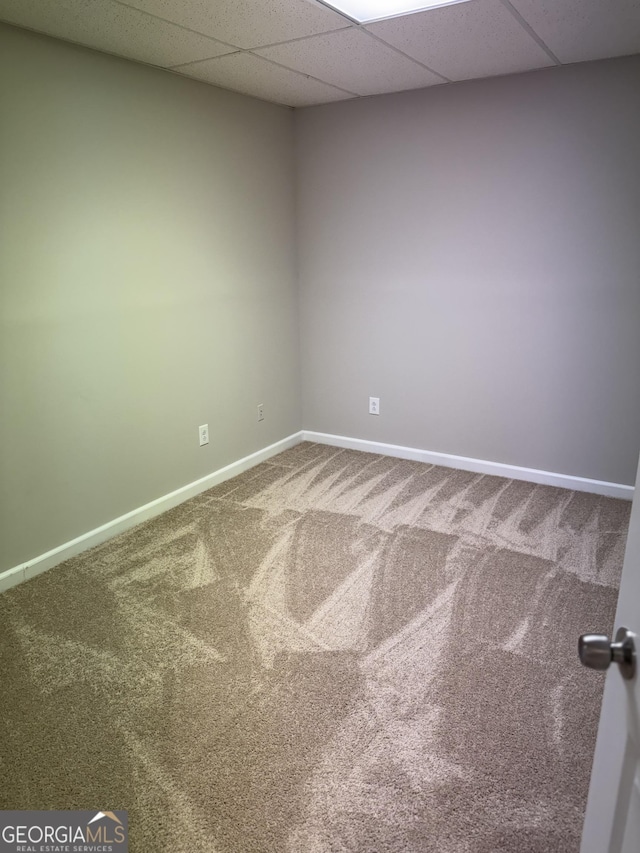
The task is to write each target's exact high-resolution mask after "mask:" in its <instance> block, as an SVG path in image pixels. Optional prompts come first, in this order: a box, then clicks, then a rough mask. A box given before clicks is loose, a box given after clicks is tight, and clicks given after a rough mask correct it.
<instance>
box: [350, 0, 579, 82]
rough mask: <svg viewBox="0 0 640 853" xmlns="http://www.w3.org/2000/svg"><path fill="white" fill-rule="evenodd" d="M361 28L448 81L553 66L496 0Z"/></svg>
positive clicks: (463, 5) (424, 13) (476, 0)
mask: <svg viewBox="0 0 640 853" xmlns="http://www.w3.org/2000/svg"><path fill="white" fill-rule="evenodd" d="M575 2H581V0H575ZM367 29H368V30H370V31H371V32H372V33H375V34H376V35H377V36H379V37H380V38H382V39H384V41H386V42H388V43H389V44H392V45H394V46H395V47H397V48H399V49H400V50H402V51H404V52H405V53H407V54H409V56H413V57H414V58H415V59H418V60H419V61H420V62H423V63H424V64H425V65H428V66H429V68H432V69H433V70H434V71H437V72H438V73H439V74H443V75H444V76H445V77H448V78H449V79H450V80H468V79H470V78H474V77H490V76H491V75H493V74H511V73H514V72H516V71H528V70H530V69H532V68H543V67H545V66H547V65H553V64H554V62H553V60H552V59H551V58H550V57H549V55H548V54H547V53H546V52H545V51H544V50H543V49H542V48H541V47H540V45H539V44H538V43H537V42H536V41H535V40H534V39H533V38H532V37H531V35H529V33H528V32H527V31H526V30H525V29H524V28H523V27H522V25H521V24H520V23H519V22H518V21H517V19H516V18H515V16H514V15H513V14H512V13H511V12H510V11H509V10H508V9H507V8H506V7H505V6H504V5H503V4H502V3H501V2H500V0H471V2H468V3H458V4H456V5H453V6H443V7H442V8H440V9H430V10H429V11H428V12H418V13H417V14H415V15H407V16H404V17H401V18H392V19H390V20H388V21H380V22H379V23H377V24H368V25H367Z"/></svg>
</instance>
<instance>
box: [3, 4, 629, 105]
mask: <svg viewBox="0 0 640 853" xmlns="http://www.w3.org/2000/svg"><path fill="white" fill-rule="evenodd" d="M443 2H446V0H443ZM0 20H1V21H5V22H7V23H9V24H14V25H16V26H19V27H25V28H27V29H31V30H35V31H37V32H40V33H45V34H47V35H50V36H54V37H55V38H59V39H64V40H65V41H71V42H75V43H77V44H81V45H85V46H87V47H91V48H94V49H96V50H100V51H104V52H107V53H112V54H116V55H117V56H123V57H126V58H128V59H132V60H136V61H138V62H144V63H147V64H149V65H155V66H159V67H161V68H166V69H170V70H171V71H173V72H175V73H177V74H182V75H184V76H186V77H192V78H195V79H196V80H203V81H204V82H206V83H211V84H212V85H214V86H221V87H222V88H225V89H232V90H234V91H237V92H242V93H244V94H247V95H252V96H254V97H257V98H262V99H263V100H266V101H274V102H275V103H279V104H285V105H288V106H291V107H302V106H308V105H311V104H322V103H328V102H330V101H340V100H346V99H349V98H357V97H362V96H366V95H375V94H381V93H383V92H398V91H403V90H406V89H418V88H422V87H425V86H437V85H442V84H446V83H450V82H454V81H458V80H470V79H475V78H479V77H490V76H494V75H500V74H512V73H515V72H519V71H529V70H532V69H535V68H546V67H550V66H554V65H563V64H565V63H571V62H584V61H587V60H592V59H604V58H608V57H613V56H624V55H628V54H633V53H640V0H466V2H461V3H455V4H453V5H446V6H442V7H440V8H435V9H430V10H428V11H425V12H417V13H415V14H411V15H401V16H398V17H395V18H391V19H388V20H383V21H378V22H375V23H369V24H366V25H361V24H356V23H354V22H353V21H352V20H350V19H349V18H347V17H345V16H344V15H341V14H340V13H338V12H336V11H335V10H334V9H331V8H329V7H328V6H326V5H323V4H321V3H319V2H315V0H127V2H123V0H0Z"/></svg>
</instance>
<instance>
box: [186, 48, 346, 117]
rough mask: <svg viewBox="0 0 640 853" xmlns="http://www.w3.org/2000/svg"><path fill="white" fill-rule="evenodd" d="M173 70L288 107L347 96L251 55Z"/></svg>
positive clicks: (245, 54) (222, 58)
mask: <svg viewBox="0 0 640 853" xmlns="http://www.w3.org/2000/svg"><path fill="white" fill-rule="evenodd" d="M175 70H176V71H178V72H179V73H180V74H186V75H187V76H188V77H195V78H196V79H197V80H204V81H205V82H206V83H213V85H214V86H221V87H222V88H224V89H232V90H233V91H235V92H242V93H243V94H245V95H253V97H255V98H262V99H263V100H265V101H274V102H275V103H278V104H286V105H288V106H290V107H304V106H309V105H311V104H325V103H328V102H329V101H341V100H344V99H346V98H349V97H351V95H349V93H347V92H341V91H340V90H339V89H334V88H333V86H328V85H327V84H326V83H320V82H319V81H318V80H313V79H311V78H310V77H305V76H304V75H303V74H298V72H297V71H289V70H288V69H287V68H282V67H281V66H279V65H274V64H273V63H271V62H268V61H267V60H266V59H261V58H260V57H259V56H254V55H253V54H252V53H233V54H231V55H229V56H222V57H221V58H220V59H211V60H208V61H206V62H196V63H195V64H193V65H183V66H181V67H180V68H176V69H175Z"/></svg>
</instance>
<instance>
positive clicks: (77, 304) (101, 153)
mask: <svg viewBox="0 0 640 853" xmlns="http://www.w3.org/2000/svg"><path fill="white" fill-rule="evenodd" d="M0 111H1V122H0V317H1V320H0V323H1V325H0V431H1V434H0V507H1V511H0V571H1V570H3V569H7V568H10V567H11V566H14V565H16V564H18V563H20V562H22V561H25V560H28V559H30V558H32V557H35V556H37V555H39V554H41V553H43V552H45V551H46V550H48V549H50V548H53V547H55V546H57V545H60V544H62V543H64V542H66V541H68V540H70V539H72V538H74V537H75V536H78V535H80V534H82V533H85V532H87V531H89V530H91V529H92V528H94V527H96V526H97V525H100V524H102V523H104V522H107V521H110V520H111V519H113V518H115V517H117V516H119V515H121V514H122V513H125V512H127V511H129V510H132V509H134V508H136V507H139V506H141V505H142V504H144V503H146V502H148V501H150V500H152V499H154V498H157V497H160V496H162V495H164V494H166V493H167V492H169V491H172V490H173V489H176V488H178V487H179V486H182V485H184V484H186V483H189V482H192V481H193V480H195V479H197V478H199V477H202V476H204V475H206V474H208V473H210V472H212V471H214V470H216V469H217V468H219V467H221V466H223V465H225V464H227V463H229V462H232V461H234V460H236V459H239V458H241V457H242V456H245V455H247V454H248V453H251V452H253V451H255V450H258V449H260V448H262V447H265V446H267V445H269V444H271V443H272V442H274V441H277V440H278V439H280V438H283V437H285V436H286V435H289V434H291V433H292V432H295V431H297V430H299V429H300V426H301V424H300V411H299V394H298V389H299V376H298V372H297V371H298V331H297V301H296V292H295V275H294V191H293V125H292V113H291V111H290V110H287V109H284V108H281V107H276V106H272V105H269V104H265V103H261V102H259V101H255V100H252V99H250V98H244V97H242V96H239V95H234V94H231V93H228V92H223V91H221V90H218V89H214V88H213V87H210V86H206V85H204V84H200V83H196V82H194V81H188V80H184V79H182V78H180V77H177V76H175V75H170V74H167V73H163V72H160V71H157V70H155V69H152V68H147V67H143V66H141V65H135V64H133V63H130V62H126V61H124V60H119V59H115V58H113V57H109V56H105V55H101V54H98V53H93V52H91V51H87V50H84V49H82V48H77V47H74V46H71V45H67V44H63V43H61V42H56V41H53V40H49V39H46V38H44V37H39V36H35V35H33V34H30V33H27V32H23V31H20V30H16V29H12V28H9V27H1V28H0ZM258 403H264V405H265V420H264V422H263V423H261V424H258V423H257V410H256V405H257V404H258ZM202 423H208V424H209V427H210V431H211V443H210V444H209V446H208V447H205V448H200V447H199V446H198V433H197V427H198V425H199V424H202Z"/></svg>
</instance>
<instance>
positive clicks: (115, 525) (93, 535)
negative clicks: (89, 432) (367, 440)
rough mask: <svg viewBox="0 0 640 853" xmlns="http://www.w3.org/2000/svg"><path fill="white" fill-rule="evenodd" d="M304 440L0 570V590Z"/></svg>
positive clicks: (275, 447)
mask: <svg viewBox="0 0 640 853" xmlns="http://www.w3.org/2000/svg"><path fill="white" fill-rule="evenodd" d="M301 441H302V433H301V432H296V433H293V435H290V436H287V438H283V439H282V440H281V441H276V443H275V444H270V445H269V447H265V448H264V449H263V450H258V451H256V452H255V453H251V454H250V455H249V456H245V457H244V458H243V459H239V460H238V461H237V462H232V463H231V464H230V465H225V467H224V468H220V469H218V470H217V471H214V472H213V473H212V474H207V476H206V477H202V478H201V479H199V480H195V482H193V483H188V484H187V485H186V486H182V487H181V488H179V489H176V490H175V491H174V492H170V493H169V494H168V495H164V496H163V497H161V498H156V500H154V501H151V502H150V503H148V504H145V505H144V506H141V507H138V509H134V510H132V511H131V512H127V513H126V514H125V515H121V516H120V517H119V518H114V520H113V521H109V522H107V523H106V524H102V525H101V526H100V527H96V528H95V530H90V531H89V532H88V533H83V534H82V536H78V537H77V538H76V539H72V540H71V541H70V542H65V543H64V544H63V545H59V546H58V547H57V548H53V549H52V550H51V551H47V553H46V554H41V555H40V556H39V557H35V558H34V559H33V560H28V561H27V562H26V563H22V564H21V565H19V566H14V567H13V568H12V569H7V570H6V571H4V572H0V592H4V591H5V590H7V589H10V588H11V587H13V586H17V585H18V584H19V583H22V582H23V581H26V580H29V578H33V577H35V576H36V575H39V574H42V572H46V571H47V570H48V569H51V568H53V566H57V565H58V563H62V562H64V560H68V559H69V558H70V557H75V556H76V554H80V553H81V552H82V551H87V550H88V549H89V548H93V547H94V546H95V545H100V543H101V542H106V540H107V539H111V538H112V537H114V536H117V535H118V534H119V533H124V531H125V530H129V529H130V528H131V527H135V526H136V524H140V523H141V522H143V521H148V520H149V519H150V518H154V517H155V516H156V515H160V514H161V513H163V512H166V511H167V510H168V509H172V508H173V507H174V506H178V504H181V503H183V502H184V501H186V500H189V498H193V497H195V496H196V495H199V494H200V493H201V492H205V491H206V490H207V489H210V488H212V487H213V486H217V485H218V483H222V482H223V481H224V480H229V479H231V477H237V476H238V474H242V472H243V471H246V470H248V469H249V468H253V467H254V465H259V464H260V462H264V461H265V459H269V458H270V457H271V456H275V455H276V454H277V453H282V451H283V450H287V448H289V447H293V446H294V445H296V444H299V443H300V442H301Z"/></svg>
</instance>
